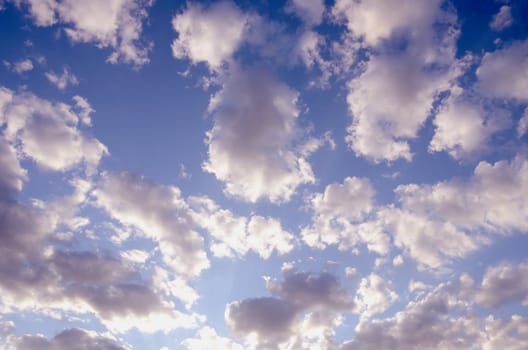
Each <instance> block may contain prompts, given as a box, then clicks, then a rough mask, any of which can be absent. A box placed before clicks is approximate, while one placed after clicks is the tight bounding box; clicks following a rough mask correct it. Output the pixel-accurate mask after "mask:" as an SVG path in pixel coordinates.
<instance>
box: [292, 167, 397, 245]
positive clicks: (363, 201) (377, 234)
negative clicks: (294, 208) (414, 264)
mask: <svg viewBox="0 0 528 350" xmlns="http://www.w3.org/2000/svg"><path fill="white" fill-rule="evenodd" d="M374 195H375V191H374V188H373V186H372V184H371V183H370V181H369V180H368V179H366V178H357V177H347V178H345V180H344V181H343V183H342V184H338V183H334V184H330V185H328V186H326V188H325V191H324V192H323V193H316V194H313V195H312V196H311V198H310V199H309V201H308V205H309V207H310V209H311V210H312V211H313V218H312V221H313V222H312V224H311V225H310V226H307V227H304V228H303V229H302V231H301V235H302V238H303V240H304V242H305V243H306V244H307V245H309V246H311V247H316V248H320V249H322V248H324V247H326V246H327V245H332V244H336V245H338V248H339V249H341V250H348V249H352V248H354V247H356V246H357V245H359V244H360V243H362V244H365V245H366V247H367V249H369V250H371V251H374V252H376V253H378V254H386V253H387V252H388V250H389V243H390V241H389V238H388V236H387V235H386V234H385V233H384V232H383V228H382V226H381V225H380V224H379V223H377V222H375V221H365V219H366V217H367V215H368V214H370V213H371V211H372V210H373V209H374Z"/></svg>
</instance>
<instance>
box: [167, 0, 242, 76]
mask: <svg viewBox="0 0 528 350" xmlns="http://www.w3.org/2000/svg"><path fill="white" fill-rule="evenodd" d="M247 21H248V17H247V16H246V15H245V14H243V13H242V11H240V9H239V8H238V7H237V6H236V5H235V4H234V3H233V2H231V1H229V0H224V1H220V2H215V3H213V4H211V5H210V6H208V7H205V6H204V5H201V4H195V3H189V4H188V5H187V7H186V8H185V9H184V10H183V11H182V12H180V13H178V14H176V16H174V18H173V20H172V26H173V28H174V30H175V31H176V32H177V34H178V37H177V38H176V39H175V40H174V41H173V42H172V45H171V47H172V54H173V55H174V57H176V58H178V59H189V60H190V61H191V62H192V63H193V64H197V63H200V62H203V63H206V64H207V65H208V66H209V68H210V69H212V70H216V69H218V68H220V67H221V65H222V64H224V63H226V62H227V61H229V60H230V59H231V58H232V56H233V54H234V53H235V52H236V51H237V49H238V48H239V46H240V45H241V43H242V41H243V39H244V34H245V32H246V31H247Z"/></svg>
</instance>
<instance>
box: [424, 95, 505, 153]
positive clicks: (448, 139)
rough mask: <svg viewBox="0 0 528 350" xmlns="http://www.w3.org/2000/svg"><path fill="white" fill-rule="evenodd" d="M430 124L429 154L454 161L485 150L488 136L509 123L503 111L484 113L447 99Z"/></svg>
mask: <svg viewBox="0 0 528 350" xmlns="http://www.w3.org/2000/svg"><path fill="white" fill-rule="evenodd" d="M433 124H434V126H435V133H434V136H433V139H432V140H431V143H430V144H429V151H430V152H440V151H447V153H448V154H449V155H450V156H451V157H453V158H455V159H464V158H466V159H467V158H469V157H471V156H475V155H476V154H478V153H480V152H482V151H484V150H485V149H487V148H488V147H489V146H488V143H489V139H490V137H491V135H493V134H494V133H496V132H497V131H499V130H503V129H506V128H507V127H509V126H510V124H511V122H510V118H509V115H507V114H506V112H505V111H501V110H498V109H497V110H485V109H484V108H483V107H482V106H481V105H480V104H478V103H472V102H470V101H465V100H464V99H463V98H461V97H455V96H451V97H449V98H447V99H446V101H444V103H443V104H442V105H441V107H440V110H439V112H438V113H437V115H436V116H435V118H434V121H433Z"/></svg>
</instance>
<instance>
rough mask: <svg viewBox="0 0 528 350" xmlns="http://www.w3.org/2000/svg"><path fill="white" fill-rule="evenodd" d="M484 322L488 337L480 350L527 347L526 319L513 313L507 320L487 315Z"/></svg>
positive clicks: (527, 323)
mask: <svg viewBox="0 0 528 350" xmlns="http://www.w3.org/2000/svg"><path fill="white" fill-rule="evenodd" d="M485 322H486V323H485V329H486V333H487V334H488V339H487V340H486V341H485V342H484V344H483V345H482V350H493V349H509V350H523V349H526V348H527V347H528V319H526V318H523V317H521V316H519V315H513V316H512V317H511V319H509V320H500V319H495V318H494V317H493V316H488V317H487V318H486V321H485Z"/></svg>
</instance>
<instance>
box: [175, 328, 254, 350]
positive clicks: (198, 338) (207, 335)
mask: <svg viewBox="0 0 528 350" xmlns="http://www.w3.org/2000/svg"><path fill="white" fill-rule="evenodd" d="M181 344H182V345H183V346H185V348H186V349H187V350H204V349H222V350H243V349H244V348H243V347H242V345H240V344H238V343H235V342H234V341H232V340H231V339H229V338H225V337H221V336H219V335H218V334H216V331H215V330H214V329H213V328H211V327H204V328H201V329H200V330H199V331H198V332H197V333H196V335H195V337H194V338H187V339H185V340H184V341H182V342H181Z"/></svg>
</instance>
